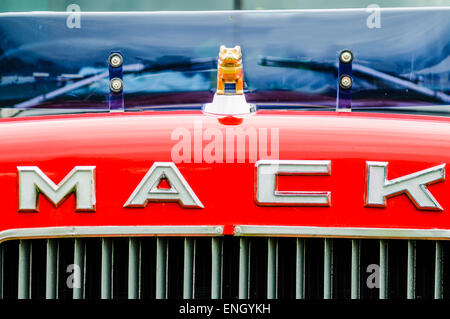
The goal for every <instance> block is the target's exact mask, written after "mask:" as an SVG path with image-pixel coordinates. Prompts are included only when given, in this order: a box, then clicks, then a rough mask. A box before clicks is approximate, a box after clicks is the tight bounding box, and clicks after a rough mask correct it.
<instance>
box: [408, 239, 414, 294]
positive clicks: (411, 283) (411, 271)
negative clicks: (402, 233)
mask: <svg viewBox="0 0 450 319" xmlns="http://www.w3.org/2000/svg"><path fill="white" fill-rule="evenodd" d="M407 269H408V270H407V288H406V298H407V299H415V298H416V242H415V241H414V240H408V264H407Z"/></svg>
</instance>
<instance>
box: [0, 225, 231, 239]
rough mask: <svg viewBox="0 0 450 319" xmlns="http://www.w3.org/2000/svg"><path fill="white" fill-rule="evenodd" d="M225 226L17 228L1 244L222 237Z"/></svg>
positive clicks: (4, 234) (1, 236)
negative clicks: (62, 239) (37, 240)
mask: <svg viewBox="0 0 450 319" xmlns="http://www.w3.org/2000/svg"><path fill="white" fill-rule="evenodd" d="M223 229H224V228H223V226H206V225H199V226H184V225H182V226H179V225H174V226H171V225H167V226H67V227H42V228H17V229H8V230H4V231H1V232H0V243H1V242H3V241H5V240H11V239H32V238H57V237H93V236H98V237H116V236H127V237H130V236H152V235H154V236H157V235H167V236H171V235H172V236H182V235H194V236H195V235H197V236H200V235H205V236H206V235H209V236H222V235H223Z"/></svg>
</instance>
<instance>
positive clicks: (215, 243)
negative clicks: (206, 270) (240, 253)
mask: <svg viewBox="0 0 450 319" xmlns="http://www.w3.org/2000/svg"><path fill="white" fill-rule="evenodd" d="M221 283H222V240H221V238H218V237H212V238H211V299H219V298H221V296H222V293H221V292H222V287H221V286H222V285H221Z"/></svg>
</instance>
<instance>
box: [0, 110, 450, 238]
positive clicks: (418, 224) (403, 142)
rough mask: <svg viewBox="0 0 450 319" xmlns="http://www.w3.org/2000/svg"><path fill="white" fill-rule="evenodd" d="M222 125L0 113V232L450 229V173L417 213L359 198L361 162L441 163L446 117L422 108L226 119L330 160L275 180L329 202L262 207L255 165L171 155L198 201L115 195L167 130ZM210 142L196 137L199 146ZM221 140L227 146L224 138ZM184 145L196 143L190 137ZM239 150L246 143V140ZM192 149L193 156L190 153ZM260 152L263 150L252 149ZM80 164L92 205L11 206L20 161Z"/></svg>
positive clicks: (58, 169)
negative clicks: (432, 202) (92, 172)
mask: <svg viewBox="0 0 450 319" xmlns="http://www.w3.org/2000/svg"><path fill="white" fill-rule="evenodd" d="M200 122H201V123H202V130H203V131H202V132H204V131H205V130H206V129H208V128H216V129H218V130H219V131H220V132H222V133H223V135H224V136H225V134H226V129H227V128H228V127H230V126H228V125H227V121H220V120H219V118H218V117H217V116H213V115H205V114H203V113H202V112H199V111H177V112H175V111H171V112H142V113H114V114H109V113H108V114H85V115H66V116H52V117H36V118H23V119H3V120H1V121H0V203H1V212H0V231H3V230H7V229H15V228H32V227H56V226H110V225H115V226H122V225H130V226H132V225H224V226H225V232H226V233H228V234H231V233H233V227H232V226H233V225H299V226H319V227H386V228H414V229H433V228H439V229H450V215H449V210H450V196H449V195H450V181H448V180H446V181H444V182H441V183H437V184H434V185H430V186H429V187H428V189H429V190H430V191H431V192H432V194H433V196H434V197H435V198H436V199H437V200H438V201H439V203H440V204H441V205H442V206H443V207H444V211H441V212H436V211H420V210H417V209H416V208H415V206H414V205H413V204H412V202H411V201H410V200H409V199H408V198H407V196H405V195H400V196H396V197H393V198H390V199H388V201H387V208H385V209H380V208H367V207H364V191H365V162H366V161H386V162H389V166H388V178H389V179H393V178H396V177H399V176H403V175H406V174H409V173H413V172H416V171H419V170H422V169H426V168H429V167H432V166H435V165H438V164H442V163H446V164H448V163H450V119H448V118H438V117H428V116H427V117H425V116H407V115H387V114H362V113H345V114H344V113H334V112H321V111H320V112H302V111H259V112H257V113H256V114H253V115H249V116H245V117H244V118H243V120H242V122H241V123H236V122H235V121H232V127H233V128H236V127H241V128H243V129H247V128H255V129H256V130H257V132H258V129H259V128H267V129H270V128H278V129H279V159H282V160H331V175H330V176H282V177H280V179H279V188H280V190H311V191H331V206H330V207H260V206H257V205H256V204H255V201H254V198H255V165H254V163H249V162H248V156H247V157H246V158H247V160H246V162H245V163H236V161H234V163H205V162H204V161H203V162H202V163H177V164H176V165H177V167H178V169H179V170H180V172H181V173H182V175H183V176H184V178H185V179H186V180H187V182H188V183H189V185H190V186H191V188H192V189H193V190H194V192H195V194H196V195H197V196H198V198H199V199H200V201H201V202H202V203H203V205H204V206H205V208H204V209H186V208H182V207H181V206H180V205H178V204H177V203H149V204H148V205H147V207H146V208H124V207H123V205H124V203H125V202H126V200H127V199H128V197H129V196H130V194H131V193H132V192H133V190H134V189H135V188H136V186H137V185H138V184H139V182H140V181H141V179H142V178H143V176H144V175H145V173H146V172H147V170H148V169H149V168H150V167H151V166H152V164H153V163H154V162H155V161H162V162H171V161H173V160H172V158H171V149H172V147H173V146H174V145H175V144H176V143H177V142H178V139H175V140H173V139H171V134H172V132H173V130H174V129H175V128H185V129H187V130H189V132H190V133H192V135H194V123H200ZM207 143H208V142H203V145H205V144H207ZM224 149H225V147H224ZM192 152H194V146H193V145H192ZM247 155H248V150H247ZM192 159H194V155H192ZM258 159H260V158H258ZM77 165H94V166H96V181H97V196H96V197H97V210H96V212H93V213H88V212H75V209H74V208H75V202H74V196H73V195H71V196H70V197H69V198H68V199H67V200H66V201H65V202H64V203H63V204H61V205H60V207H59V208H55V207H53V206H52V205H51V204H50V203H49V202H48V201H47V200H46V199H45V198H43V197H42V196H40V200H39V212H37V213H23V212H21V213H19V212H18V209H17V198H18V196H17V182H18V181H17V166H38V167H39V168H40V169H42V171H43V172H44V173H45V174H47V176H48V177H49V178H50V179H52V180H53V181H54V182H55V183H59V181H61V179H62V178H64V176H65V175H66V174H68V173H69V172H70V170H71V169H72V168H73V167H74V166H77Z"/></svg>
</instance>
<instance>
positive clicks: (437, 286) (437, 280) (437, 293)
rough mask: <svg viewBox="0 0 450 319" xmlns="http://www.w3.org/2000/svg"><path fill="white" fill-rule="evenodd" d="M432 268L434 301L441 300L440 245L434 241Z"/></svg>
mask: <svg viewBox="0 0 450 319" xmlns="http://www.w3.org/2000/svg"><path fill="white" fill-rule="evenodd" d="M435 250H436V253H435V266H434V299H442V244H441V242H440V241H436V248H435Z"/></svg>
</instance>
